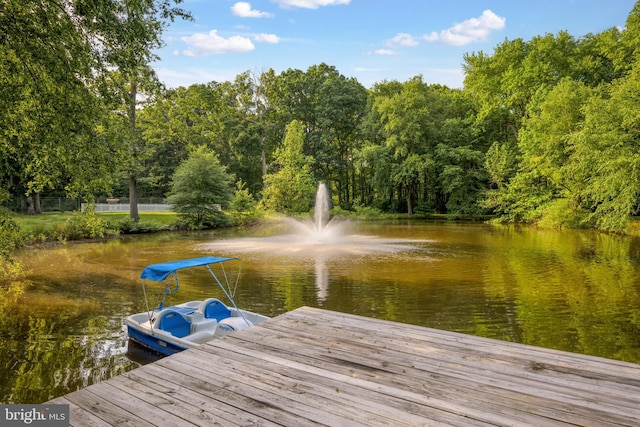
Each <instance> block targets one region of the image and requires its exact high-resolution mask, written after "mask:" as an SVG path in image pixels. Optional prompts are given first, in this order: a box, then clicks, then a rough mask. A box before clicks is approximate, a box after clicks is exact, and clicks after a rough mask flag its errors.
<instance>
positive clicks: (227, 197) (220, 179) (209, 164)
mask: <svg viewBox="0 0 640 427" xmlns="http://www.w3.org/2000/svg"><path fill="white" fill-rule="evenodd" d="M233 196H234V194H233V177H232V176H231V175H230V174H228V173H227V171H226V168H225V167H224V166H222V165H221V164H220V160H219V159H218V156H217V155H216V154H215V153H214V152H213V151H211V150H209V149H208V148H207V147H204V146H200V147H197V148H195V149H193V151H192V152H191V153H190V155H189V157H188V158H187V159H186V160H185V161H183V162H182V163H180V165H179V166H178V168H177V169H176V172H175V174H174V175H173V185H172V188H171V193H170V194H169V197H168V198H167V201H168V202H169V203H170V204H171V205H173V207H174V209H175V211H176V212H178V213H179V214H180V215H181V216H182V217H183V218H184V219H185V221H186V223H187V225H188V226H190V227H195V228H205V227H211V226H215V225H218V223H219V222H220V220H221V219H220V216H221V213H220V209H218V206H219V207H220V208H223V209H224V208H226V207H228V206H229V203H230V202H231V200H233Z"/></svg>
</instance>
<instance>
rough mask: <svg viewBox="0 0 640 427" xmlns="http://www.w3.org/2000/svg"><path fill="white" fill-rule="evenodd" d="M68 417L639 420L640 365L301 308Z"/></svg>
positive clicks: (135, 378)
mask: <svg viewBox="0 0 640 427" xmlns="http://www.w3.org/2000/svg"><path fill="white" fill-rule="evenodd" d="M50 403H66V404H69V405H70V414H71V417H70V418H71V425H72V426H83V427H84V426H192V425H202V426H214V425H216V426H217V425H219V426H236V425H242V426H276V425H278V426H280V425H284V426H296V427H297V426H307V425H327V426H349V427H351V426H367V427H370V426H394V427H395V426H435V425H465V426H466V425H471V426H473V425H504V426H537V427H541V426H556V425H581V426H639V425H640V365H636V364H632V363H624V362H619V361H615V360H609V359H603V358H596V357H590V356H583V355H578V354H573V353H567V352H561V351H556V350H549V349H543V348H538V347H531V346H526V345H522V344H513V343H509V342H503V341H497V340H491V339H486V338H479V337H474V336H469V335H463V334H458V333H452V332H446V331H440V330H435V329H429V328H423V327H418V326H412V325H406V324H400V323H394V322H388V321H383V320H376V319H369V318H364V317H359V316H354V315H348V314H342V313H336V312H331V311H326V310H320V309H315V308H309V307H302V308H299V309H297V310H294V311H292V312H289V313H286V314H284V315H281V316H278V317H276V318H273V319H270V320H268V321H266V322H264V323H262V324H260V325H257V326H254V327H252V328H249V329H247V330H244V331H238V332H235V333H233V334H232V335H230V336H227V337H225V338H223V339H219V340H215V341H212V342H210V343H208V344H206V345H204V346H203V347H201V348H198V349H193V350H187V351H184V352H182V353H180V354H177V355H175V356H171V357H167V358H164V359H161V360H159V361H158V362H155V363H152V364H149V365H145V366H142V367H140V368H138V369H135V370H133V371H130V372H127V373H125V374H123V375H120V376H118V377H115V378H111V379H109V380H107V381H104V382H101V383H99V384H94V385H91V386H89V387H87V388H85V389H82V390H79V391H76V392H73V393H70V394H68V395H66V396H63V397H59V398H57V399H54V400H52V401H51V402H50Z"/></svg>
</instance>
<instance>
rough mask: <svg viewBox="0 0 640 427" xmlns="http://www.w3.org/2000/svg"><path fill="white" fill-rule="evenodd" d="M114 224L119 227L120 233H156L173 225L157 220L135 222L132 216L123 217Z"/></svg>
mask: <svg viewBox="0 0 640 427" xmlns="http://www.w3.org/2000/svg"><path fill="white" fill-rule="evenodd" d="M112 226H113V227H114V228H115V229H117V230H118V232H119V233H120V234H143V233H156V232H159V231H167V230H171V229H172V226H171V225H168V224H162V223H159V222H156V221H138V222H135V221H133V220H132V219H131V218H122V219H121V220H119V221H117V222H116V223H112Z"/></svg>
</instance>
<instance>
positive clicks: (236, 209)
mask: <svg viewBox="0 0 640 427" xmlns="http://www.w3.org/2000/svg"><path fill="white" fill-rule="evenodd" d="M257 206H258V203H257V202H256V199H254V198H253V196H252V195H251V193H249V190H247V188H246V185H245V183H244V182H243V181H242V180H238V182H237V183H236V192H235V196H234V198H233V200H232V201H231V209H233V212H232V216H233V218H234V221H235V222H236V223H246V222H248V221H250V220H253V219H256V218H258V217H259V216H260V212H259V210H258V209H257Z"/></svg>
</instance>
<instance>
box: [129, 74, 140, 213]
mask: <svg viewBox="0 0 640 427" xmlns="http://www.w3.org/2000/svg"><path fill="white" fill-rule="evenodd" d="M136 96H137V86H136V81H135V78H133V79H131V92H130V100H129V101H130V103H131V104H130V105H129V126H130V132H131V141H130V143H129V153H130V154H131V169H130V171H129V217H130V218H131V219H132V220H133V222H136V223H137V222H139V221H140V215H139V214H138V177H137V176H136V168H137V167H138V156H137V154H136V151H137V150H136V142H137V140H136Z"/></svg>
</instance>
